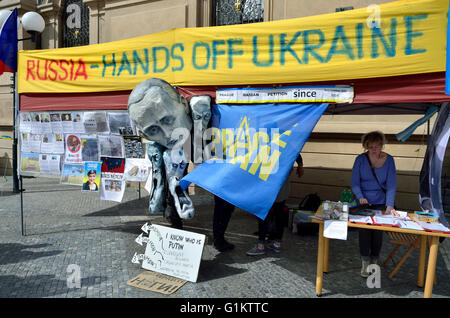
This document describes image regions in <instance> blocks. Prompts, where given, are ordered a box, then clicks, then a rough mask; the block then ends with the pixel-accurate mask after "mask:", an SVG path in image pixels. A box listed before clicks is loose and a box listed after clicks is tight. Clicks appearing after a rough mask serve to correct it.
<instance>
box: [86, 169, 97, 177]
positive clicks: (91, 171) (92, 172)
mask: <svg viewBox="0 0 450 318" xmlns="http://www.w3.org/2000/svg"><path fill="white" fill-rule="evenodd" d="M91 174H97V171H96V170H89V172H88V174H87V175H88V176H89V175H91Z"/></svg>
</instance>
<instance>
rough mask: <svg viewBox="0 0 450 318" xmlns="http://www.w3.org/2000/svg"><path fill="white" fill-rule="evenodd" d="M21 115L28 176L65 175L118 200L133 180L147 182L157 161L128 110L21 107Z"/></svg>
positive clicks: (85, 189) (23, 168) (71, 181)
mask: <svg viewBox="0 0 450 318" xmlns="http://www.w3.org/2000/svg"><path fill="white" fill-rule="evenodd" d="M18 120H19V141H20V145H19V147H20V152H21V154H20V164H19V167H20V168H19V170H20V174H22V175H29V176H40V175H42V176H59V178H60V183H61V184H67V185H76V186H80V187H81V191H83V192H85V193H97V194H99V195H100V199H102V200H112V201H117V202H120V201H121V200H122V198H123V194H124V191H125V187H126V182H127V181H138V182H146V181H147V179H146V178H148V171H149V170H151V169H150V168H149V167H150V166H151V163H150V162H149V161H148V160H147V159H145V150H144V147H143V146H142V141H141V138H140V137H138V136H135V134H136V129H135V127H134V125H133V123H132V121H131V120H130V118H129V116H128V112H126V111H85V112H84V111H51V112H20V113H19V116H18ZM127 158H129V159H132V158H134V159H139V160H137V161H133V160H131V161H130V162H129V163H128V164H126V159H127ZM125 168H127V170H126V173H125Z"/></svg>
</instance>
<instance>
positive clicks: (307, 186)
mask: <svg viewBox="0 0 450 318" xmlns="http://www.w3.org/2000/svg"><path fill="white" fill-rule="evenodd" d="M386 2H390V1H386V0H316V1H309V0H277V1H275V0H246V1H245V0H152V1H148V0H147V1H145V0H83V1H82V0H38V1H36V0H3V1H1V2H0V9H13V8H18V12H19V16H22V15H23V14H24V13H25V12H27V11H36V12H38V13H40V14H41V15H42V16H43V17H44V20H45V22H46V28H45V30H44V32H43V33H42V35H41V48H42V49H53V48H62V47H69V46H79V45H89V44H97V43H105V42H110V41H116V40H123V39H127V38H132V37H137V36H142V35H147V34H152V33H157V32H161V31H165V30H169V29H172V28H195V27H208V26H214V25H223V24H237V23H253V22H260V21H275V20H282V19H290V18H298V17H306V16H312V15H318V14H325V13H332V12H337V11H343V10H351V9H357V8H363V7H367V6H368V5H370V4H382V3H386ZM369 14H370V13H368V15H369ZM26 36H27V34H26V32H25V31H23V30H20V31H19V38H20V37H22V38H23V37H26ZM22 48H23V49H34V48H36V44H35V43H32V42H31V41H20V42H19V49H22ZM11 77H12V76H11V73H5V74H4V75H2V76H0V133H1V134H2V135H6V136H12V127H13V125H12V119H13V94H12V88H11V84H12V81H11ZM419 117H420V116H418V115H377V116H368V115H324V116H323V117H322V119H321V120H320V121H319V123H318V124H317V126H316V128H315V129H314V131H313V133H312V135H311V137H310V139H309V140H308V142H307V143H306V145H305V147H304V149H303V152H302V154H303V160H304V165H305V168H306V170H305V175H304V177H303V178H302V179H297V177H296V176H295V173H292V174H291V182H292V187H291V188H292V190H291V198H290V201H289V202H290V203H292V204H295V203H298V202H299V201H300V200H301V198H303V197H304V196H305V195H306V194H307V193H311V192H317V193H318V194H319V195H320V196H321V197H322V198H323V199H330V200H338V199H339V197H340V193H341V191H342V189H344V188H346V187H347V188H349V187H350V175H351V168H352V165H353V161H354V159H355V157H356V155H358V154H359V153H361V152H362V151H363V149H362V146H361V143H360V139H361V136H362V134H364V133H366V132H368V131H371V130H381V131H383V132H384V133H385V134H387V137H388V140H389V143H388V144H387V145H386V149H385V151H386V152H388V153H390V154H392V155H393V156H394V158H395V161H396V165H397V170H398V190H397V202H398V207H400V208H403V209H418V208H419V206H418V195H417V194H418V191H419V172H420V169H421V167H422V163H423V158H424V155H425V151H426V146H427V132H428V131H431V129H432V125H433V120H434V119H432V120H431V121H430V123H429V126H428V125H427V124H425V125H423V126H421V127H419V128H418V129H417V130H416V131H415V133H414V134H413V135H412V137H411V138H410V139H409V140H408V141H406V142H404V143H402V142H398V141H397V140H396V139H395V134H396V133H398V132H400V131H402V130H403V129H405V128H406V127H408V126H409V125H410V124H411V123H413V122H414V121H415V120H417V119H418V118H419ZM11 148H12V145H11V141H10V140H7V139H0V174H2V175H5V174H6V175H11V171H12V170H11V167H12V165H11ZM449 155H450V154H449V151H447V157H448V156H449ZM448 161H449V160H446V161H445V162H446V163H445V165H446V166H447V168H448ZM447 170H449V169H447ZM443 173H444V174H445V175H444V178H447V179H445V180H448V177H447V175H446V174H449V176H450V173H448V172H446V171H445V169H444V171H443ZM444 184H448V182H444ZM445 191H446V189H444V193H443V195H444V196H445V193H446V192H445ZM447 195H448V194H447Z"/></svg>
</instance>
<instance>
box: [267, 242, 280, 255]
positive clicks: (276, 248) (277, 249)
mask: <svg viewBox="0 0 450 318" xmlns="http://www.w3.org/2000/svg"><path fill="white" fill-rule="evenodd" d="M267 248H268V249H269V250H271V251H274V252H275V253H280V249H281V247H280V246H279V245H275V243H274V242H271V243H269V244H267Z"/></svg>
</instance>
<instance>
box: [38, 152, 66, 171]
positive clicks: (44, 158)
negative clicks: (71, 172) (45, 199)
mask: <svg viewBox="0 0 450 318" xmlns="http://www.w3.org/2000/svg"><path fill="white" fill-rule="evenodd" d="M60 162H61V156H60V155H51V154H41V155H39V165H40V167H41V174H50V175H60V174H61V165H60Z"/></svg>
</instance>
